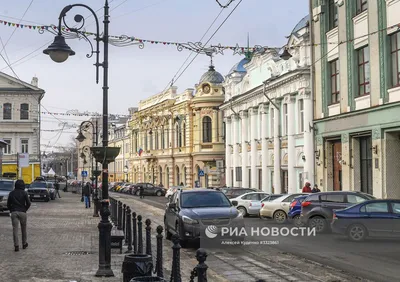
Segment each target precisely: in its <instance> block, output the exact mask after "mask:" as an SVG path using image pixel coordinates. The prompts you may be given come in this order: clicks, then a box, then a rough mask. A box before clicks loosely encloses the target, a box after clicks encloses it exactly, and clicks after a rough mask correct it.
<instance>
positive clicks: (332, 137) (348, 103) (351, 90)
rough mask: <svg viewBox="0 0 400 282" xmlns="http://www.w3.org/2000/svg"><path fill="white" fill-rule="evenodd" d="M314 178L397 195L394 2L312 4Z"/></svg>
mask: <svg viewBox="0 0 400 282" xmlns="http://www.w3.org/2000/svg"><path fill="white" fill-rule="evenodd" d="M311 8H312V12H313V21H312V23H313V40H314V43H315V47H314V52H313V53H314V60H313V61H314V62H315V80H314V91H315V111H314V119H315V121H314V123H315V125H314V126H315V133H316V151H315V153H316V157H317V166H316V172H317V181H318V183H319V184H320V186H321V187H323V190H325V191H331V190H355V191H363V192H366V193H370V194H373V195H374V196H376V197H379V198H381V197H382V198H386V197H390V198H398V197H400V189H399V183H400V174H399V173H398V168H399V167H400V119H399V117H398V112H399V110H400V63H399V62H400V60H399V58H400V33H399V28H398V26H399V23H400V17H399V13H398V12H399V11H400V1H398V0H386V1H367V0H357V1H355V0H335V1H333V0H332V1H327V0H325V1H315V0H314V1H312V7H311Z"/></svg>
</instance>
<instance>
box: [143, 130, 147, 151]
mask: <svg viewBox="0 0 400 282" xmlns="http://www.w3.org/2000/svg"><path fill="white" fill-rule="evenodd" d="M143 139H144V140H143V147H144V148H143V149H144V150H145V151H147V132H145V133H144V138H143Z"/></svg>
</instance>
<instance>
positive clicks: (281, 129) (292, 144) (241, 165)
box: [221, 17, 314, 193]
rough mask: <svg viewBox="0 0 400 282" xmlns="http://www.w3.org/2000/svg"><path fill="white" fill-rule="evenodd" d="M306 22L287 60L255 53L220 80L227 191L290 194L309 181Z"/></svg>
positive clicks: (293, 37) (294, 35)
mask: <svg viewBox="0 0 400 282" xmlns="http://www.w3.org/2000/svg"><path fill="white" fill-rule="evenodd" d="M308 19H309V17H305V18H303V19H302V20H301V21H300V22H299V23H298V24H297V25H296V26H295V28H294V29H293V31H292V33H291V35H290V37H289V41H288V43H287V45H286V46H285V48H287V50H288V51H289V52H290V53H291V54H292V55H291V56H292V57H291V58H290V59H288V60H286V59H283V58H281V56H280V55H281V53H282V50H277V49H267V50H261V51H257V52H255V53H253V54H247V56H246V58H244V59H242V60H241V61H240V62H239V63H238V64H236V65H235V66H234V67H233V68H232V70H231V71H230V72H229V74H228V75H227V77H226V80H225V84H224V87H225V102H224V104H223V105H222V106H221V109H222V110H223V111H224V116H225V128H226V156H225V157H226V164H225V172H226V181H227V186H233V187H245V188H254V189H259V190H263V191H266V192H268V193H271V192H273V193H283V192H289V193H294V192H298V191H300V189H301V188H302V187H303V185H304V181H305V180H308V179H310V181H312V179H313V178H314V153H313V140H314V138H313V136H312V132H311V129H310V128H311V126H310V125H311V124H312V102H311V100H310V96H309V92H310V73H309V70H310V68H309V66H310V52H311V48H310V47H309V46H310V43H309V29H308ZM282 57H283V56H282Z"/></svg>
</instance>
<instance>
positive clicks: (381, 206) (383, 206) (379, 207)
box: [360, 202, 389, 213]
mask: <svg viewBox="0 0 400 282" xmlns="http://www.w3.org/2000/svg"><path fill="white" fill-rule="evenodd" d="M360 212H371V213H372V212H374V213H375V212H384V213H386V212H389V209H388V205H387V203H386V202H377V203H371V204H366V205H365V206H362V207H361V208H360Z"/></svg>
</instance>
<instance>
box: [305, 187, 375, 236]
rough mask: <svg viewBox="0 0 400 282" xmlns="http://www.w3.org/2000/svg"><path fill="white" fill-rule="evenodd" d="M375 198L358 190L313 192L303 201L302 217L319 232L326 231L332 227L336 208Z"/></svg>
mask: <svg viewBox="0 0 400 282" xmlns="http://www.w3.org/2000/svg"><path fill="white" fill-rule="evenodd" d="M374 199H375V197H374V196H372V195H369V194H366V193H362V192H357V191H331V192H320V193H315V194H311V195H309V196H308V197H307V198H306V199H305V200H304V201H303V203H301V214H300V219H301V222H302V223H303V224H304V225H306V226H308V227H310V228H314V227H315V231H316V232H317V233H321V232H326V231H329V229H330V222H331V221H332V218H333V210H334V209H344V208H347V207H349V206H352V205H354V204H358V203H362V202H365V201H368V200H374Z"/></svg>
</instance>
